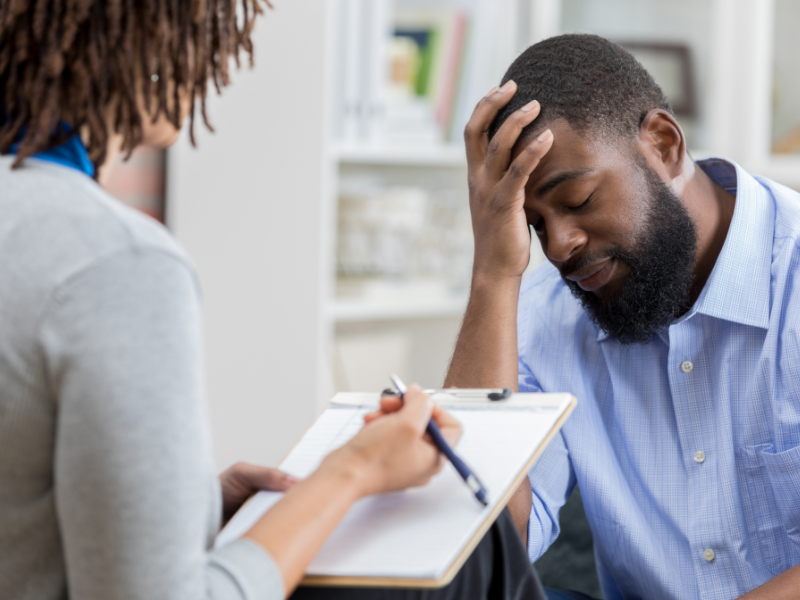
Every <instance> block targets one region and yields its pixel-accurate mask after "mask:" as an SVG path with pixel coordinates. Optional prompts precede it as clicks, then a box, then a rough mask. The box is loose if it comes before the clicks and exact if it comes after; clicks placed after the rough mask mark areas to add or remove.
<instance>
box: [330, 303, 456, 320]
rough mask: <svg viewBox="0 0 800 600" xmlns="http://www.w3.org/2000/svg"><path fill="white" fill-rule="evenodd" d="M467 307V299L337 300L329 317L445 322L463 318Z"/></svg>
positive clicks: (338, 318)
mask: <svg viewBox="0 0 800 600" xmlns="http://www.w3.org/2000/svg"><path fill="white" fill-rule="evenodd" d="M466 307H467V299H466V298H465V297H464V298H458V297H451V298H432V299H429V300H423V299H403V300H399V301H387V300H363V299H352V300H350V299H347V300H343V299H337V300H336V301H334V303H333V305H332V306H329V316H330V317H331V318H332V319H333V321H335V322H337V323H356V322H363V321H395V320H408V319H437V318H439V319H441V318H448V317H460V316H461V315H463V314H464V310H465V309H466Z"/></svg>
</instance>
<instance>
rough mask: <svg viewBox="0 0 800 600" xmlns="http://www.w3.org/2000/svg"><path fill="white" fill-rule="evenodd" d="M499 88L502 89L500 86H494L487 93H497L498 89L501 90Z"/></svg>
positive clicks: (489, 94)
mask: <svg viewBox="0 0 800 600" xmlns="http://www.w3.org/2000/svg"><path fill="white" fill-rule="evenodd" d="M499 89H500V88H499V87H497V86H494V87H493V88H492V89H490V90H489V93H488V94H486V95H487V96H491V95H492V94H494V93H495V92H496V91H497V90H499Z"/></svg>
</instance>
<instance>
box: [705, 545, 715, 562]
mask: <svg viewBox="0 0 800 600" xmlns="http://www.w3.org/2000/svg"><path fill="white" fill-rule="evenodd" d="M703 558H705V559H706V560H707V561H708V562H711V561H712V560H714V551H713V550H712V549H711V548H708V549H706V550H703Z"/></svg>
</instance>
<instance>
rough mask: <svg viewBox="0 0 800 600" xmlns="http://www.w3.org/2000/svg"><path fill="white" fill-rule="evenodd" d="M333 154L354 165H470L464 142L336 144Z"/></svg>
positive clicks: (335, 157) (341, 161) (442, 166)
mask: <svg viewBox="0 0 800 600" xmlns="http://www.w3.org/2000/svg"><path fill="white" fill-rule="evenodd" d="M331 156H332V158H333V159H334V161H336V162H337V163H343V164H354V165H389V166H403V167H441V168H460V169H466V168H467V157H466V154H465V150H464V146H463V145H461V144H439V145H430V146H421V147H415V146H410V145H394V146H387V145H381V146H367V145H354V144H350V145H335V146H334V147H333V149H332V151H331Z"/></svg>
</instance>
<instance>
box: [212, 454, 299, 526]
mask: <svg viewBox="0 0 800 600" xmlns="http://www.w3.org/2000/svg"><path fill="white" fill-rule="evenodd" d="M219 482H220V486H221V487H222V524H223V525H224V524H225V523H227V522H228V521H229V520H230V518H231V517H232V516H233V515H234V514H235V513H236V511H237V510H239V508H240V507H241V506H242V504H244V501H245V500H247V499H248V498H249V497H250V496H252V495H253V494H255V493H256V492H260V491H261V490H272V491H275V492H285V491H286V490H288V489H289V488H290V487H291V486H292V485H294V484H295V483H297V479H296V478H295V477H292V476H291V475H289V474H287V473H284V472H283V471H279V470H278V469H270V468H269V467H257V466H256V465H250V464H247V463H243V462H240V463H236V464H235V465H233V466H232V467H230V468H229V469H228V470H226V471H225V472H224V473H222V474H221V475H220V476H219Z"/></svg>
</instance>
